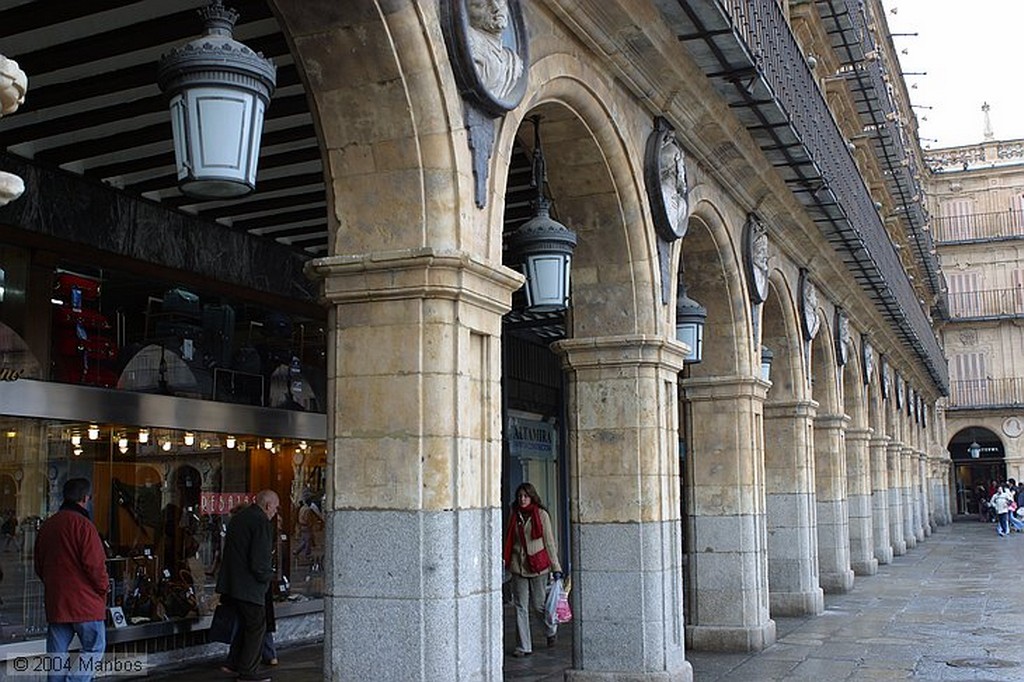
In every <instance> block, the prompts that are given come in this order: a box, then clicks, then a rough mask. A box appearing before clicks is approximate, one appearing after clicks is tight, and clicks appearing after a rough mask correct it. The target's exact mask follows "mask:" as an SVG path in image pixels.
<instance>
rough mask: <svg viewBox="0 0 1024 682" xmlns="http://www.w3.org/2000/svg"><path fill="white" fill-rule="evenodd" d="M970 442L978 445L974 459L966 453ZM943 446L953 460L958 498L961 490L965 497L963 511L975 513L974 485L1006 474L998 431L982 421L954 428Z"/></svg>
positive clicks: (1004, 449)
mask: <svg viewBox="0 0 1024 682" xmlns="http://www.w3.org/2000/svg"><path fill="white" fill-rule="evenodd" d="M973 443H977V444H978V446H979V453H978V455H979V456H978V457H977V458H976V459H975V458H973V457H972V456H971V454H970V446H971V445H972V444H973ZM947 448H948V450H949V453H950V457H951V459H952V461H953V468H954V481H955V482H956V487H957V491H958V497H959V496H960V494H961V493H960V491H961V489H962V490H963V493H964V494H965V496H966V509H965V511H964V513H972V514H973V513H978V512H979V509H978V506H977V505H978V501H979V496H978V495H977V494H976V493H975V491H976V490H977V487H978V486H979V485H983V486H988V484H989V483H990V482H991V481H993V480H994V481H998V482H1001V481H1003V480H1005V478H1006V477H1007V472H1006V459H1005V457H1006V442H1005V440H1004V439H1003V438H1002V436H1001V435H1000V434H999V432H998V427H996V428H990V425H988V424H986V423H984V420H982V421H981V422H974V423H972V424H971V425H969V426H963V427H961V428H960V429H959V430H957V432H956V433H954V434H953V435H952V436H951V437H950V439H949V443H948V446H947Z"/></svg>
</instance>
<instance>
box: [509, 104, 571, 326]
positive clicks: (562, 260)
mask: <svg viewBox="0 0 1024 682" xmlns="http://www.w3.org/2000/svg"><path fill="white" fill-rule="evenodd" d="M533 125H534V145H533V176H532V185H533V187H534V188H535V189H536V190H537V196H536V198H535V199H534V202H533V204H534V216H533V217H532V218H530V220H528V221H526V222H525V223H523V224H522V225H520V226H519V229H518V230H516V231H515V232H514V233H513V234H512V236H511V237H509V247H510V249H511V250H512V252H513V253H514V254H516V256H518V258H519V260H520V262H521V263H522V268H523V274H524V275H526V308H527V310H531V311H534V312H550V311H555V310H563V309H565V308H566V307H568V305H569V272H570V271H571V269H572V252H573V250H574V249H575V248H576V233H575V232H573V231H572V230H570V229H569V228H567V227H566V226H565V225H563V224H562V223H560V222H558V221H557V220H555V219H554V218H552V217H551V202H550V201H549V200H548V198H547V197H546V196H545V195H544V183H545V182H546V181H547V170H546V165H545V162H544V154H543V152H542V151H541V148H540V119H539V117H534V119H533Z"/></svg>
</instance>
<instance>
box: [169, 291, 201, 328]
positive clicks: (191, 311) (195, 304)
mask: <svg viewBox="0 0 1024 682" xmlns="http://www.w3.org/2000/svg"><path fill="white" fill-rule="evenodd" d="M160 310H161V312H164V313H174V314H175V315H181V316H182V317H187V318H189V319H193V320H196V321H198V320H200V319H201V318H202V316H203V310H202V307H201V306H200V304H199V297H198V296H197V295H195V294H193V293H192V292H191V291H186V290H185V289H169V290H168V291H166V292H164V302H163V305H162V306H161V308H160Z"/></svg>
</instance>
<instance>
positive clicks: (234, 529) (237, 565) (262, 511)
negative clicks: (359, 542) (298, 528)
mask: <svg viewBox="0 0 1024 682" xmlns="http://www.w3.org/2000/svg"><path fill="white" fill-rule="evenodd" d="M280 505H281V500H280V498H279V497H278V495H277V493H275V492H274V491H273V490H261V491H260V492H258V493H256V501H255V503H254V504H251V505H249V506H248V507H245V508H244V509H242V510H241V511H239V512H238V513H237V514H234V515H232V517H231V521H230V522H229V523H228V530H227V534H226V536H225V538H224V551H223V557H222V559H221V565H220V572H219V574H218V576H217V592H218V593H220V595H221V601H222V602H226V603H230V604H232V605H234V607H235V612H236V613H237V614H238V627H239V636H238V637H236V638H235V639H234V641H232V643H231V651H230V653H229V654H228V660H230V661H233V662H234V663H235V664H236V665H237V666H238V669H237V671H235V670H228V672H232V673H234V672H237V673H238V679H239V680H261V681H263V682H269V681H270V677H268V676H264V675H261V674H260V673H259V664H260V648H261V647H262V645H263V635H264V634H265V632H266V628H267V614H266V610H265V609H266V607H265V599H266V595H267V587H268V586H269V585H270V581H271V580H272V579H273V577H274V568H273V562H272V559H271V553H272V552H273V547H274V525H273V523H272V522H271V519H273V518H274V516H275V515H276V514H277V509H278V507H279V506H280Z"/></svg>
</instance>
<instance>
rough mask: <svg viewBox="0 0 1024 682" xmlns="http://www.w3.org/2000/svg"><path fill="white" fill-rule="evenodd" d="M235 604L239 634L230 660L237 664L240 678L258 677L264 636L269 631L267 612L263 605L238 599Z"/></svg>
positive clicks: (234, 642)
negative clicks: (257, 672)
mask: <svg viewBox="0 0 1024 682" xmlns="http://www.w3.org/2000/svg"><path fill="white" fill-rule="evenodd" d="M233 603H234V605H235V610H236V611H237V613H238V634H237V635H236V636H235V638H234V639H233V640H232V641H231V649H230V650H229V651H228V660H229V661H231V662H233V663H234V664H235V668H236V670H238V675H239V677H240V678H242V679H244V678H246V677H256V671H257V669H258V668H259V665H260V649H261V648H262V646H263V634H264V633H265V632H266V630H267V612H266V609H265V607H264V605H263V604H250V603H249V602H245V601H238V600H237V599H236V600H234V602H233Z"/></svg>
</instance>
